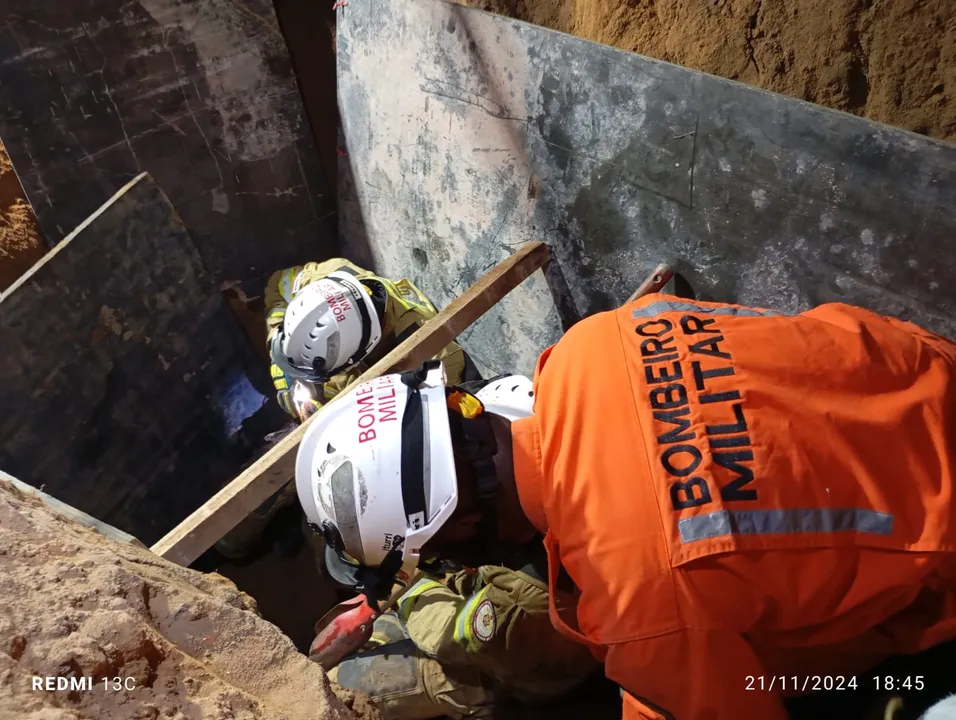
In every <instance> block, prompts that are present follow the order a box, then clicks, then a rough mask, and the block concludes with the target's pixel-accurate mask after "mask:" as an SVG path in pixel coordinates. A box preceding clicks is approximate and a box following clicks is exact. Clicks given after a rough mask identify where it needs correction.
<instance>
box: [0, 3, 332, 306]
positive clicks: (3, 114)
mask: <svg viewBox="0 0 956 720" xmlns="http://www.w3.org/2000/svg"><path fill="white" fill-rule="evenodd" d="M0 16H2V17H3V18H4V23H3V24H0V137H2V138H3V141H4V143H5V144H6V145H7V150H8V151H9V153H10V156H11V158H12V159H13V163H14V165H15V166H16V168H17V172H18V173H19V175H20V178H21V181H22V182H23V186H24V188H25V190H26V193H27V196H28V197H29V199H30V202H31V203H32V204H33V206H34V208H35V210H36V213H37V217H38V219H39V223H40V226H41V229H42V231H43V234H44V235H45V237H46V239H47V241H48V242H49V243H50V244H55V243H56V242H59V241H60V240H61V239H62V238H63V237H65V236H66V235H67V234H68V233H70V232H71V231H72V230H73V228H75V227H76V226H77V225H78V224H79V223H80V222H81V221H82V220H83V219H84V218H86V216H87V215H89V214H90V213H91V212H93V211H94V210H96V208H97V207H99V206H100V205H101V204H102V203H103V202H105V201H106V200H107V199H108V198H109V197H110V196H111V195H112V194H113V193H114V192H115V191H116V189H117V188H119V187H121V186H122V185H123V184H124V183H126V182H128V181H129V180H130V179H131V178H133V177H135V176H136V175H138V174H139V173H140V172H143V171H146V172H149V173H150V174H151V175H152V176H153V177H155V178H156V180H157V182H159V183H160V184H161V185H162V187H163V188H164V190H165V191H166V192H167V193H169V196H170V198H171V199H172V201H173V202H174V203H175V205H176V207H177V209H178V210H179V212H180V213H181V215H182V218H183V220H184V221H185V223H186V225H187V226H188V227H189V230H190V232H191V233H192V236H193V238H194V240H195V242H196V246H197V248H198V249H199V252H200V254H201V255H202V257H203V261H204V262H205V264H206V267H207V268H208V269H209V270H210V272H212V273H213V274H214V276H215V277H216V278H217V279H218V280H224V281H242V282H243V283H244V289H246V291H247V292H249V293H250V294H258V292H259V290H260V289H261V287H262V285H263V284H264V282H265V279H266V278H267V276H268V275H269V273H270V272H272V271H274V270H276V269H279V268H281V267H284V266H287V265H291V264H295V263H298V262H302V261H305V260H313V259H315V258H316V257H317V256H322V255H331V254H334V253H335V252H336V250H337V248H336V238H337V235H336V224H335V198H334V196H333V193H332V189H331V187H330V184H329V182H328V180H327V177H326V175H325V174H324V173H323V172H322V169H321V165H320V162H319V157H318V153H317V152H316V150H315V146H314V143H313V141H312V136H311V133H310V131H309V126H308V122H307V120H306V118H305V112H304V110H303V107H302V101H301V99H300V96H299V90H298V87H297V86H296V81H295V76H294V74H293V72H292V67H291V61H290V59H289V54H288V51H287V49H286V46H285V42H284V40H283V37H282V34H281V32H280V31H279V26H278V22H277V20H276V17H275V12H274V10H273V7H272V2H271V0H195V2H182V0H133V1H132V2H127V1H126V0H84V1H83V2H61V1H60V0H33V1H31V2H29V3H23V2H15V1H14V0H0Z"/></svg>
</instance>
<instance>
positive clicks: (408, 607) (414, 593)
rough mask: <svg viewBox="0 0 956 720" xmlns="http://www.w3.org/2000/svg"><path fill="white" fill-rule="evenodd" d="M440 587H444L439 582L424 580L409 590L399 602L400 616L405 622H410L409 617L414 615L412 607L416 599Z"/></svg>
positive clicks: (429, 579)
mask: <svg viewBox="0 0 956 720" xmlns="http://www.w3.org/2000/svg"><path fill="white" fill-rule="evenodd" d="M440 587H444V586H443V585H442V584H441V583H440V582H438V581H437V580H432V579H431V578H422V579H421V580H419V581H418V582H417V583H415V584H414V585H412V586H411V587H410V588H408V590H406V591H405V594H404V595H402V597H401V599H400V600H399V601H398V606H397V610H398V616H399V617H400V618H401V619H402V620H403V621H404V620H408V616H409V615H411V613H412V606H413V605H414V604H415V603H414V600H415V598H417V597H418V596H419V595H421V594H422V593H423V592H426V591H428V590H431V589H433V588H440Z"/></svg>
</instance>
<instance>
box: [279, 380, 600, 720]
mask: <svg viewBox="0 0 956 720" xmlns="http://www.w3.org/2000/svg"><path fill="white" fill-rule="evenodd" d="M462 397H463V398H471V396H469V395H467V394H462ZM471 399H472V400H473V399H474V398H471ZM477 399H478V400H480V401H481V403H482V411H485V412H494V413H496V414H499V415H502V416H505V417H512V418H515V417H521V416H524V415H527V414H530V412H531V407H532V404H533V393H532V386H531V381H530V380H529V379H527V378H524V377H520V376H510V377H504V378H496V379H493V380H492V381H489V382H488V383H487V384H486V385H485V386H484V387H483V388H482V389H481V390H480V391H478V393H477ZM382 427H384V425H382ZM301 456H302V455H300V457H301ZM380 460H381V462H383V463H387V462H393V463H399V464H400V459H397V458H380ZM434 469H438V468H434ZM438 470H439V471H440V469H438ZM297 474H298V470H297ZM333 493H334V491H333ZM338 502H340V498H337V497H335V495H334V494H333V498H332V503H333V504H334V505H336V506H338V507H340V505H338ZM397 502H398V504H399V505H401V504H402V502H403V500H397ZM304 504H305V503H304ZM307 514H308V513H307ZM480 543H481V545H482V550H483V552H488V551H489V548H490V547H492V546H497V547H498V548H499V552H498V553H497V557H499V559H500V561H501V562H502V564H501V565H481V566H479V567H478V568H477V570H460V571H458V572H451V573H447V574H444V575H443V576H442V575H436V576H433V577H424V578H422V579H420V580H418V581H417V582H415V583H413V584H412V585H411V587H409V588H408V590H406V591H405V592H404V594H403V595H402V596H401V599H400V600H399V601H398V603H397V605H396V607H395V609H394V611H392V612H388V613H386V614H384V615H382V616H380V617H379V618H378V619H376V621H375V625H374V632H373V634H372V638H371V639H370V641H369V642H368V644H367V645H366V646H365V648H363V649H362V651H360V652H358V653H356V654H355V655H353V656H351V657H349V658H347V659H346V660H344V661H343V662H342V663H341V664H339V665H338V666H337V667H335V668H334V669H332V671H331V672H330V673H329V677H330V678H331V679H333V680H335V681H336V682H338V683H339V684H340V685H342V686H344V687H347V688H350V689H353V690H360V691H362V692H365V693H366V694H368V695H369V696H370V697H371V698H372V699H373V702H374V703H375V705H376V707H377V708H378V709H379V711H380V712H381V713H382V714H383V717H385V718H386V720H421V719H424V718H434V717H440V716H449V717H453V718H484V717H491V716H492V714H493V712H494V709H495V706H496V704H497V703H498V702H499V701H500V700H501V699H502V697H507V698H508V699H509V700H511V701H516V702H518V703H521V704H526V705H537V704H543V703H547V702H551V701H553V700H555V699H557V698H559V697H560V696H561V695H563V694H564V693H566V692H568V691H570V690H571V689H573V688H574V687H576V686H577V685H579V684H580V683H581V682H583V681H584V680H586V679H587V678H588V677H590V676H592V675H593V674H595V673H596V672H597V671H599V670H600V668H601V665H600V663H598V662H597V661H596V660H595V659H594V657H593V656H592V655H591V653H590V652H589V651H588V649H587V648H585V647H583V646H582V645H579V644H577V643H574V642H573V641H570V640H568V639H566V638H564V637H562V636H561V635H560V634H558V633H557V631H555V629H554V628H553V626H552V625H551V620H550V617H549V614H548V584H547V582H546V581H545V578H546V577H547V556H546V554H545V552H544V547H543V545H542V544H541V540H540V538H536V539H534V540H532V541H531V542H529V543H525V544H522V545H520V546H519V547H518V548H517V549H515V548H511V547H507V548H506V547H505V546H501V545H500V544H499V543H496V541H495V540H494V539H493V538H490V537H489V536H488V535H485V536H484V537H483V538H482V540H481V541H480ZM325 558H326V562H327V563H328V564H329V566H330V570H331V571H332V572H331V573H330V574H331V575H332V576H333V577H336V578H344V576H345V575H346V574H347V571H343V570H342V569H341V568H342V563H343V561H342V560H340V559H338V560H337V559H336V555H335V553H334V552H326V553H325ZM336 566H338V567H336ZM438 578H441V579H438ZM340 582H345V580H344V579H342V580H340ZM555 596H556V598H557V599H558V602H559V604H560V602H561V600H562V598H563V596H562V595H561V593H560V592H557V593H556V594H555ZM567 599H568V602H569V604H570V600H571V599H570V598H567Z"/></svg>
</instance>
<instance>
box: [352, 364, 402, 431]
mask: <svg viewBox="0 0 956 720" xmlns="http://www.w3.org/2000/svg"><path fill="white" fill-rule="evenodd" d="M395 383H396V376H395V375H384V376H382V377H380V378H378V379H377V380H374V381H372V382H369V383H366V384H364V385H362V386H361V387H360V388H358V389H357V390H356V391H355V404H356V405H357V406H358V418H357V424H358V441H359V443H366V442H369V441H370V440H375V439H376V437H378V435H377V433H376V425H377V424H378V423H385V422H394V421H396V420H398V412H397V408H396V402H397V393H396V392H395Z"/></svg>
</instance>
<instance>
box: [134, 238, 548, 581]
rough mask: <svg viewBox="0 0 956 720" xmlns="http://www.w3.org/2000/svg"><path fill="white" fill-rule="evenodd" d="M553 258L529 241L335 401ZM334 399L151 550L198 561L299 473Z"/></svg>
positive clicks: (437, 346) (432, 344)
mask: <svg viewBox="0 0 956 720" xmlns="http://www.w3.org/2000/svg"><path fill="white" fill-rule="evenodd" d="M550 259H551V254H550V248H549V247H548V246H547V245H545V244H543V243H539V242H533V243H526V244H525V245H523V246H522V247H521V248H519V249H518V251H517V252H516V253H515V254H514V255H512V256H511V257H509V258H507V259H506V260H503V261H502V262H500V263H498V265H496V266H495V267H494V268H492V269H491V270H490V271H488V272H487V273H486V274H485V275H483V276H482V277H481V278H479V279H478V281H477V282H476V283H475V284H474V285H472V286H471V287H470V288H468V289H467V290H466V291H465V292H464V293H462V294H461V295H460V296H458V297H457V298H456V299H455V300H454V301H453V302H452V303H451V304H449V305H448V307H446V308H445V309H444V310H442V311H441V312H440V313H438V315H436V316H435V317H434V318H432V319H431V320H429V321H428V322H426V323H425V324H424V325H423V326H422V327H421V328H419V329H418V330H416V331H415V333H413V334H412V335H411V337H409V338H407V339H406V340H405V341H404V342H402V343H401V344H400V345H399V346H398V347H396V348H395V349H394V350H392V351H391V352H390V353H388V354H387V355H386V356H385V357H384V358H382V359H381V360H379V361H378V362H377V363H375V365H374V366H373V367H371V368H370V369H369V370H368V371H367V372H365V373H363V374H362V375H361V376H360V377H359V378H358V379H357V380H355V382H353V383H352V384H351V385H349V386H348V388H346V389H345V390H344V391H343V392H342V393H341V394H340V395H338V396H337V397H336V398H335V399H333V400H332V402H333V403H334V402H336V400H337V399H339V398H341V397H342V396H344V395H345V394H346V393H347V392H348V391H349V390H351V389H352V388H353V387H355V386H356V385H358V384H360V383H363V382H365V381H367V380H371V379H372V378H375V377H378V376H379V375H384V374H385V373H387V372H389V371H392V370H407V369H409V368H413V367H416V366H418V365H419V364H420V363H422V362H423V361H425V360H427V359H428V358H430V357H434V356H435V355H437V354H438V353H439V352H440V351H441V349H442V348H443V347H445V345H447V344H448V343H449V342H451V341H452V340H454V339H455V338H456V337H458V335H459V334H460V333H461V332H462V331H463V330H465V328H467V327H468V326H469V325H471V324H472V323H474V322H475V320H477V319H478V318H480V317H481V316H482V315H484V314H485V313H486V312H488V310H490V309H491V308H492V307H493V306H494V305H495V304H496V303H497V302H498V301H499V300H501V298H503V297H504V296H505V295H507V294H508V293H509V292H511V291H512V290H514V289H515V288H516V287H517V286H518V285H519V284H520V283H521V282H522V281H523V280H524V279H525V278H527V277H528V276H529V275H531V273H533V272H534V271H535V270H539V269H541V268H543V267H544V266H545V265H547V264H548V262H549V261H550ZM329 404H331V403H328V404H326V405H325V406H323V408H321V409H320V410H319V412H318V413H316V414H315V415H313V416H312V417H311V418H309V419H308V420H307V421H306V422H305V423H304V424H302V425H300V426H299V427H298V428H296V429H295V430H294V431H293V432H292V433H290V434H289V435H287V436H286V437H285V438H283V439H282V440H281V441H280V442H279V443H277V444H276V445H275V446H273V447H272V448H271V449H270V450H269V451H268V452H267V453H266V454H265V455H263V456H262V457H261V458H259V459H258V460H257V461H256V462H255V463H253V464H252V465H251V466H250V467H249V468H248V469H247V470H245V471H244V472H243V473H242V474H241V475H239V477H237V478H236V479H235V480H233V481H232V482H231V483H229V484H228V485H227V486H226V487H224V488H223V489H222V490H220V491H219V492H218V493H216V494H215V495H214V496H213V497H211V498H210V499H209V501H208V502H206V503H205V504H204V505H203V506H202V507H200V508H199V509H198V510H196V511H195V512H194V513H193V514H192V515H190V516H189V517H188V518H186V519H185V520H184V521H183V522H182V523H180V524H179V525H178V526H177V527H176V528H174V529H173V530H172V531H170V532H169V534H167V535H166V536H165V537H164V538H163V539H162V540H160V541H159V542H157V543H156V544H155V545H153V547H152V548H151V549H152V551H153V552H154V553H156V554H157V555H161V556H162V557H164V558H165V559H167V560H171V561H173V562H175V563H179V564H180V565H189V564H191V563H192V562H194V561H195V560H196V558H198V557H199V556H200V555H202V554H203V553H204V552H205V551H206V550H208V549H209V548H210V547H212V546H213V544H215V542H216V541H217V540H219V538H221V537H222V536H223V535H225V534H226V533H227V532H229V531H230V530H232V529H233V528H234V527H235V526H236V525H238V524H239V523H240V522H241V521H242V519H243V518H245V517H246V516H247V515H248V514H249V513H251V512H252V511H253V510H255V509H256V508H257V507H259V505H261V504H262V503H263V502H264V501H265V500H266V499H267V498H268V497H269V496H270V495H272V493H274V492H275V491H276V490H278V489H279V488H281V487H282V486H283V485H285V483H287V482H288V481H289V479H290V478H291V477H293V476H294V475H295V456H296V451H297V450H298V447H299V443H300V442H301V441H302V438H303V436H304V435H305V432H306V429H307V428H308V425H309V423H310V422H312V420H313V418H315V417H316V416H317V415H318V414H319V413H321V412H323V410H324V409H325V408H327V407H328V406H329Z"/></svg>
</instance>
